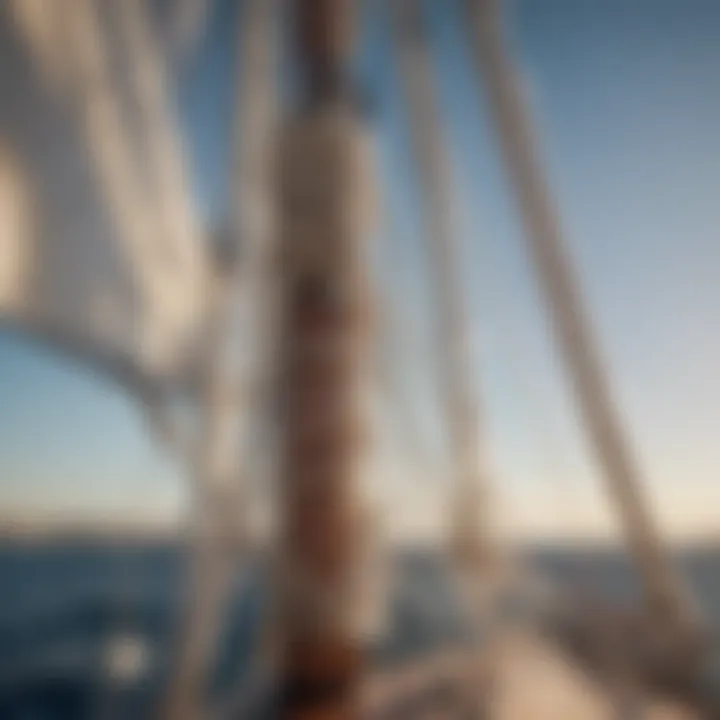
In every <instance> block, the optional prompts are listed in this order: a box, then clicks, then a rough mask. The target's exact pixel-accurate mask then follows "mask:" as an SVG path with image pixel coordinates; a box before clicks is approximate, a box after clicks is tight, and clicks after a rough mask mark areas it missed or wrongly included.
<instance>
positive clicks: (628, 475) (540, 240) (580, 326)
mask: <svg viewBox="0 0 720 720" xmlns="http://www.w3.org/2000/svg"><path fill="white" fill-rule="evenodd" d="M467 10H468V13H469V19H470V23H469V24H470V26H471V28H472V37H473V47H474V49H475V54H476V62H477V67H478V71H479V73H481V74H482V76H483V77H484V79H485V85H486V89H487V93H488V95H489V98H490V109H491V112H492V114H493V118H494V121H495V126H496V130H497V132H498V133H499V137H500V143H501V149H502V151H503V154H504V159H505V161H506V164H507V170H508V172H509V174H510V176H511V179H512V181H513V183H514V186H515V189H516V192H517V200H518V203H519V206H520V210H521V213H522V216H523V220H524V222H525V226H526V230H527V232H526V238H527V241H528V248H529V252H530V255H531V259H532V261H533V264H534V266H535V269H536V272H537V274H538V276H539V282H540V285H541V288H542V289H543V290H544V292H545V297H546V303H547V305H548V307H549V310H550V314H551V317H552V320H553V321H554V326H555V331H556V337H557V340H558V342H559V343H560V346H561V348H562V350H563V351H564V356H565V360H566V363H567V366H568V369H569V371H570V375H571V379H572V381H573V384H574V389H575V392H576V399H577V401H578V404H579V406H580V410H581V412H582V414H583V416H584V420H585V424H586V427H587V431H588V433H589V435H590V438H591V440H592V442H593V444H594V446H595V450H596V453H597V457H598V460H599V461H600V464H601V466H602V468H603V469H604V471H605V476H606V480H607V486H608V491H609V493H610V496H611V498H612V499H613V500H614V501H615V504H616V507H617V510H618V512H619V514H620V517H621V518H622V521H623V526H624V530H625V533H626V537H627V541H628V544H629V546H630V548H631V550H632V552H633V554H634V555H635V557H636V560H637V562H638V565H639V567H640V569H641V571H642V575H643V579H644V583H645V589H646V598H647V601H648V604H649V606H650V609H651V611H653V612H656V613H657V615H658V617H659V618H661V619H662V618H665V619H669V620H671V622H672V623H673V627H674V628H675V629H678V623H679V624H680V626H685V621H687V619H688V618H687V610H688V606H687V602H686V598H685V597H684V595H683V589H682V588H681V585H680V581H679V579H678V577H677V576H676V575H675V573H674V569H673V568H672V566H671V563H670V562H669V560H668V557H667V554H666V553H665V551H664V549H663V548H662V545H661V541H660V535H659V532H658V529H657V528H656V527H655V524H654V522H653V519H652V516H651V515H650V513H649V512H648V511H647V504H646V500H645V498H644V497H643V496H642V495H641V488H640V482H639V472H638V469H637V467H636V464H635V459H634V458H633V457H632V456H631V451H630V448H629V445H628V442H627V439H626V437H625V435H624V433H623V431H622V430H621V427H620V420H619V417H618V413H617V411H616V408H615V406H614V404H613V403H612V401H611V399H610V395H609V390H608V386H607V378H606V377H605V373H604V368H603V367H602V365H601V363H600V360H599V357H598V353H597V351H596V348H595V343H594V338H593V336H592V333H591V330H590V328H589V325H588V323H587V320H586V315H587V314H586V311H585V308H584V307H583V305H582V302H581V295H580V291H579V288H578V287H577V284H576V281H575V278H574V277H573V273H572V268H571V265H570V260H569V258H568V257H567V255H566V252H565V249H564V248H565V244H564V240H563V238H562V234H561V228H560V224H559V220H558V218H557V216H556V213H555V209H554V207H553V204H552V201H551V199H550V197H549V193H548V189H547V187H546V184H545V180H544V177H543V174H542V171H541V167H540V163H539V158H538V156H537V153H536V149H535V146H534V142H533V131H532V126H531V121H530V118H529V117H528V115H527V114H526V111H525V107H524V103H523V99H522V96H521V90H520V86H519V81H518V79H517V77H516V76H515V70H514V68H513V66H512V64H511V61H510V58H509V57H508V55H507V53H506V51H505V48H504V46H503V42H502V37H501V27H500V17H499V7H498V5H497V3H495V2H492V1H491V0H474V1H473V0H468V2H467Z"/></svg>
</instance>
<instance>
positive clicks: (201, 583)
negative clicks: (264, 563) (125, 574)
mask: <svg viewBox="0 0 720 720" xmlns="http://www.w3.org/2000/svg"><path fill="white" fill-rule="evenodd" d="M277 11H278V8H277V3H275V2H270V1H269V0H248V2H246V3H244V6H243V9H242V12H241V14H240V17H239V21H238V36H239V37H238V44H239V46H240V48H241V50H242V52H243V53H244V56H243V60H242V64H241V69H242V73H241V74H240V76H239V77H240V83H239V84H240V87H239V89H238V93H237V105H236V131H237V132H238V135H237V141H236V142H237V147H236V170H235V177H234V192H235V194H236V203H237V207H238V208H239V210H238V213H237V215H236V216H235V217H233V218H232V228H233V232H234V236H233V237H232V238H230V239H229V245H228V246H227V247H225V248H221V252H226V253H227V255H226V256H225V257H224V258H223V260H225V261H226V262H228V263H229V267H225V268H223V271H222V273H221V275H220V277H218V278H217V279H216V284H220V285H222V287H223V293H222V296H221V297H219V298H217V302H216V304H215V306H214V308H213V313H212V326H213V328H214V330H213V333H214V335H213V337H210V338H208V340H209V342H208V347H209V348H210V352H209V354H208V356H207V357H206V362H207V364H208V367H207V374H208V376H207V378H206V382H207V383H208V385H209V387H208V391H207V392H208V395H207V398H206V401H205V407H206V412H207V416H206V418H205V423H206V424H207V427H206V430H205V438H204V440H203V441H202V442H203V444H204V445H205V448H206V450H205V458H204V460H203V459H200V460H199V466H198V474H199V476H200V478H201V479H202V478H204V481H203V482H201V487H198V491H199V493H200V494H201V495H203V496H205V495H207V498H205V497H200V498H199V501H200V503H201V507H200V509H199V510H198V513H199V515H200V519H202V516H203V514H204V515H205V520H206V521H207V522H210V523H216V524H217V523H219V524H220V525H223V523H222V522H221V521H222V518H221V517H218V515H217V513H218V512H220V511H221V510H223V509H224V511H225V512H226V513H229V515H230V516H231V517H232V516H234V515H235V514H237V513H246V512H247V508H241V503H242V500H243V499H244V495H245V494H246V491H247V487H246V485H245V483H244V482H243V481H244V480H246V479H247V478H246V477H241V475H247V471H248V462H247V457H241V452H242V448H244V446H245V437H244V435H245V434H246V432H245V431H246V427H245V426H246V423H245V420H246V419H247V418H248V417H249V416H255V415H257V412H254V411H257V410H258V409H259V408H258V402H257V396H258V395H260V396H261V397H262V398H265V399H266V395H265V394H263V393H254V394H253V395H252V397H254V398H255V400H254V401H253V399H252V397H251V398H248V397H247V395H246V396H245V397H243V398H239V397H235V398H234V399H233V401H232V402H229V403H227V402H224V403H220V405H222V407H220V406H218V401H219V400H220V396H222V395H223V394H226V392H227V387H228V385H230V386H232V387H237V386H238V385H241V386H243V387H250V386H256V385H258V384H262V382H263V378H261V377H260V374H261V373H262V371H263V368H266V367H267V365H268V363H269V360H270V358H269V357H267V358H265V357H264V355H265V353H264V352H262V351H260V352H256V353H252V357H251V358H250V359H249V360H248V359H247V358H245V359H244V360H243V361H241V359H240V358H239V357H238V356H237V353H236V352H235V350H236V349H237V348H235V347H233V343H234V342H236V341H237V338H236V335H237V333H238V330H239V329H241V330H243V331H244V332H245V333H246V334H247V335H249V336H250V337H249V339H250V341H251V342H245V343H243V345H242V348H241V351H244V352H247V351H248V350H247V349H248V348H252V347H255V346H257V345H261V346H264V347H262V350H264V351H267V350H268V348H267V347H266V346H267V344H268V343H269V340H268V339H267V338H266V337H264V336H260V337H258V336H257V333H258V332H259V331H260V330H261V329H262V326H263V325H264V324H267V323H266V322H264V318H263V317H262V315H261V313H262V311H263V310H264V311H266V312H268V314H272V312H271V311H268V310H267V308H266V304H265V303H264V302H263V300H264V299H265V298H269V297H270V295H271V288H270V287H269V282H270V277H271V274H270V269H271V262H272V260H273V259H274V258H273V254H272V252H271V250H272V248H271V237H272V220H273V217H272V215H273V207H272V202H271V200H270V196H271V186H270V184H271V180H272V176H271V167H272V163H271V160H270V152H271V149H272V148H271V144H272V142H273V141H274V125H275V117H276V107H275V95H276V83H275V82H273V80H274V77H273V76H274V74H275V69H276V58H275V55H276V52H277V50H276V45H277V37H276V36H277V23H278V19H277ZM234 205H235V204H234ZM240 242H242V243H243V250H244V255H243V258H242V262H240V261H239V258H238V250H237V245H238V244H239V243H240ZM243 292H244V293H245V294H244V295H243ZM243 300H244V301H245V303H246V307H245V309H246V310H247V314H246V318H250V319H251V320H253V321H254V322H255V325H251V326H250V327H249V328H248V327H247V326H246V327H242V328H238V327H237V322H236V321H237V317H236V314H237V310H238V306H239V304H240V303H241V302H242V301H243ZM248 304H249V305H248ZM253 330H255V331H256V332H255V334H253V333H252V331H253ZM253 343H254V344H253ZM264 360H267V361H268V363H266V362H264ZM268 385H269V383H268ZM225 399H226V400H227V398H225ZM219 436H220V437H219ZM218 462H219V463H220V465H219V466H218V465H217V463H218ZM213 466H215V469H214V471H213ZM208 471H209V472H210V473H211V476H210V477H208V476H207V473H208ZM213 474H214V477H212V475H213ZM216 481H219V484H220V486H221V490H220V496H219V497H220V504H221V506H222V505H224V506H225V507H224V508H222V507H219V506H217V505H213V502H212V501H213V497H214V496H215V494H216V490H217V488H212V487H210V486H209V485H217V482H216ZM208 483H209V485H208ZM206 499H209V500H210V506H209V507H206V504H205V500H206ZM215 499H216V500H217V499H218V498H215ZM241 524H242V526H243V527H242V532H244V533H246V532H247V528H246V527H245V526H246V518H245V519H243V520H242V521H241ZM227 529H228V528H224V530H225V531H227ZM223 534H224V532H223V529H222V528H218V529H217V534H215V535H212V534H211V535H209V536H208V535H205V534H204V533H203V534H201V535H200V536H198V537H196V546H195V548H194V551H193V552H194V557H193V560H192V563H193V566H194V570H193V573H194V576H195V577H194V580H192V581H191V582H192V587H191V588H190V592H191V593H193V594H194V597H193V598H192V599H191V604H190V607H189V609H188V615H187V617H186V620H185V623H186V625H185V628H184V634H185V640H184V642H183V645H182V650H181V656H180V660H179V663H178V667H177V671H176V673H177V674H176V676H175V678H174V680H173V682H172V683H171V685H170V688H169V692H168V699H167V707H168V717H172V718H176V717H188V718H192V717H195V716H197V715H198V714H200V710H201V705H202V688H203V681H204V678H206V677H207V675H208V670H209V667H210V663H211V660H212V658H213V656H214V654H215V650H216V645H217V637H218V633H219V629H220V628H219V623H220V614H221V608H222V607H223V606H224V605H225V604H226V602H227V597H228V592H229V589H230V580H231V577H232V573H233V571H235V570H236V567H235V562H215V563H213V558H212V555H213V554H214V553H215V554H217V553H220V554H222V553H223V549H222V546H223V544H224V538H223ZM198 648H200V649H201V650H200V651H199V650H198ZM188 679H190V680H191V682H189V681H188Z"/></svg>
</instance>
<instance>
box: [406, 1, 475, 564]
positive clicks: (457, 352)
mask: <svg viewBox="0 0 720 720" xmlns="http://www.w3.org/2000/svg"><path fill="white" fill-rule="evenodd" d="M395 11H396V12H395V16H394V17H395V23H396V26H397V28H398V36H399V42H400V54H399V62H400V66H401V75H402V77H403V80H404V82H403V87H404V92H405V96H406V102H407V103H408V104H409V107H410V115H411V118H412V122H411V135H412V140H413V146H414V152H415V157H416V160H417V162H418V164H419V170H420V184H421V191H422V192H423V193H424V198H425V202H424V208H425V212H426V215H425V220H426V225H427V229H426V235H427V236H428V241H429V245H430V251H431V253H432V266H433V267H434V268H435V271H434V274H433V281H434V284H435V289H436V292H435V300H436V302H437V308H438V312H437V317H436V319H435V323H434V325H435V329H436V332H437V341H438V351H439V353H440V360H441V364H442V371H441V378H440V379H441V382H442V384H443V396H444V401H445V403H446V410H445V416H446V422H447V423H448V424H449V429H450V438H451V448H452V454H453V457H454V458H455V462H456V463H457V464H456V470H455V472H456V473H457V476H458V477H457V483H458V485H457V488H456V497H455V500H456V502H457V506H456V508H455V512H456V517H455V518H454V523H455V532H457V533H459V534H460V535H461V536H462V535H463V534H464V535H466V537H459V538H455V539H456V540H457V541H458V542H459V544H460V546H461V547H462V546H467V547H466V550H468V551H469V552H470V554H471V555H475V554H477V553H478V552H479V553H480V555H481V556H482V554H483V553H486V552H487V551H488V550H489V548H488V547H487V543H488V541H489V538H488V537H487V527H486V526H485V525H486V523H487V507H486V506H487V500H488V497H487V495H488V490H489V488H488V487H487V480H488V478H486V477H485V475H486V470H487V469H486V467H484V466H483V465H484V463H485V458H482V459H481V458H480V457H479V453H478V443H479V442H480V441H481V437H480V428H479V414H478V408H477V406H476V403H475V402H474V395H475V393H474V392H473V390H474V388H473V386H472V383H471V382H470V378H471V363H470V353H469V345H468V338H467V319H466V317H465V308H464V307H463V304H464V298H463V297H462V291H461V283H460V282H459V278H460V277H461V272H460V266H459V262H460V259H459V252H458V251H459V248H458V241H457V237H456V232H455V230H456V228H455V227H454V222H453V214H452V201H451V196H450V187H451V184H452V169H451V167H450V165H449V162H448V158H447V156H446V155H445V152H444V148H443V146H442V143H441V131H440V118H439V116H438V112H437V108H436V98H435V91H434V88H433V85H432V80H431V75H432V69H431V67H430V64H429V58H428V57H427V48H426V43H425V41H424V37H423V36H424V34H425V32H426V27H425V25H424V24H423V18H422V16H421V14H420V10H419V7H418V5H417V4H416V3H413V2H411V1H409V0H403V2H398V3H396V5H395ZM481 463H482V464H483V465H481ZM478 514H481V515H482V519H480V518H478ZM470 545H472V546H473V547H472V548H470V547H469V546H470ZM477 559H478V558H476V560H477ZM473 562H474V561H473Z"/></svg>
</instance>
